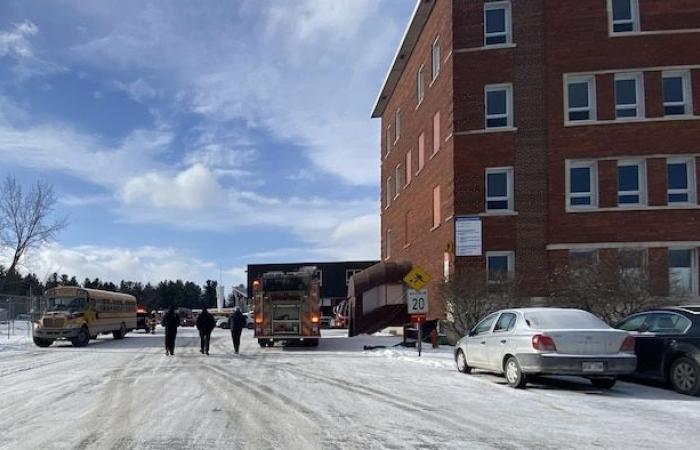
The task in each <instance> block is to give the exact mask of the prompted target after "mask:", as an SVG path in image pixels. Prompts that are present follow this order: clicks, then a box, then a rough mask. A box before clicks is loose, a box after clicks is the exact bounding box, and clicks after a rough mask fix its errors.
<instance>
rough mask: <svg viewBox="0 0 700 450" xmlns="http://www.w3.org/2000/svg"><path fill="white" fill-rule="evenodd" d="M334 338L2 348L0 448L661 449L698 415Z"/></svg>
mask: <svg viewBox="0 0 700 450" xmlns="http://www.w3.org/2000/svg"><path fill="white" fill-rule="evenodd" d="M342 336H343V333H342V332H337V331H328V332H327V333H326V336H325V337H326V339H324V340H323V341H322V343H321V345H320V346H319V348H318V349H315V350H314V349H308V348H282V347H279V346H276V347H274V348H267V349H261V348H259V347H258V346H257V343H256V342H255V341H254V340H253V339H252V336H251V335H250V331H246V332H245V334H244V338H243V346H242V353H241V354H240V355H238V356H235V355H232V346H231V342H230V336H229V335H228V333H227V332H226V331H225V330H216V331H215V333H214V336H213V342H212V344H213V347H212V352H211V356H209V357H206V356H202V355H201V354H200V353H199V351H198V345H199V342H198V341H199V339H198V337H197V335H196V331H195V330H194V329H191V328H184V329H181V330H180V333H179V335H178V348H177V349H176V354H175V356H174V357H167V356H164V355H163V350H162V344H163V335H162V329H158V334H156V335H145V334H142V333H141V332H133V333H130V334H129V335H128V336H127V338H126V339H124V340H122V341H114V340H112V339H111V338H108V337H100V339H99V340H98V341H97V342H93V343H91V344H90V345H89V346H88V347H85V348H73V347H71V346H70V344H68V343H65V344H63V343H59V344H54V346H52V347H50V348H48V349H39V348H36V347H33V346H30V345H13V346H11V347H3V348H4V351H0V380H2V383H0V399H2V401H1V402H0V405H1V406H0V429H2V430H4V432H3V439H2V442H0V447H1V448H7V449H17V448H142V449H158V448H169V449H173V448H176V449H177V448H193V447H196V448H203V447H207V446H210V445H216V446H220V447H224V446H226V447H227V448H247V447H250V446H255V447H256V448H281V447H284V448H416V447H420V448H571V447H576V448H582V447H606V448H659V447H661V446H663V447H666V448H670V447H674V446H678V447H680V446H687V445H688V443H689V442H690V440H689V439H690V437H689V436H688V430H689V429H691V428H692V424H695V423H697V422H698V419H700V398H696V397H688V396H682V395H679V394H676V393H675V392H672V391H670V390H666V389H661V388H658V387H653V386H645V385H638V384H632V383H627V382H620V383H618V384H617V385H616V386H615V387H614V388H613V389H612V390H610V391H602V390H598V389H595V388H592V387H591V385H590V383H588V382H587V381H586V380H578V379H574V378H571V379H569V378H551V379H542V380H536V381H535V382H534V383H533V384H532V385H531V386H530V387H528V388H527V389H525V390H515V389H512V388H510V387H508V386H507V385H506V382H505V380H504V379H503V378H501V377H497V376H493V375H489V374H486V373H478V372H477V373H475V374H473V375H463V374H461V373H459V372H457V371H456V370H455V368H454V364H453V362H452V357H451V348H449V347H447V348H442V349H440V350H433V349H427V350H426V353H425V354H424V356H423V357H422V358H420V359H419V358H418V357H417V355H416V354H415V353H414V351H413V350H412V349H399V348H395V347H392V345H393V344H394V343H395V342H397V341H398V339H397V338H393V337H359V338H353V339H347V338H344V337H342ZM0 345H2V344H1V341H0ZM364 345H383V346H385V347H386V348H379V349H376V350H372V351H363V346H364Z"/></svg>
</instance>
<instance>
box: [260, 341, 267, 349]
mask: <svg viewBox="0 0 700 450" xmlns="http://www.w3.org/2000/svg"><path fill="white" fill-rule="evenodd" d="M258 345H259V346H260V347H261V348H265V346H267V339H258Z"/></svg>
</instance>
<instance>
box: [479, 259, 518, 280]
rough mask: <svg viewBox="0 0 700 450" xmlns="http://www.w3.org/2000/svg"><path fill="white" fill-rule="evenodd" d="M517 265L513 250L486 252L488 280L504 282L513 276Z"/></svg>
mask: <svg viewBox="0 0 700 450" xmlns="http://www.w3.org/2000/svg"><path fill="white" fill-rule="evenodd" d="M514 265H515V253H513V252H486V274H487V277H488V282H489V283H492V284H498V283H502V282H504V281H508V280H509V279H511V278H512V276H513V272H514Z"/></svg>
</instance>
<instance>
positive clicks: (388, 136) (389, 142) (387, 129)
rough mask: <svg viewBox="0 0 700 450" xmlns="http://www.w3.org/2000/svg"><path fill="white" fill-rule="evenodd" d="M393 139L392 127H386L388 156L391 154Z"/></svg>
mask: <svg viewBox="0 0 700 450" xmlns="http://www.w3.org/2000/svg"><path fill="white" fill-rule="evenodd" d="M392 142H393V140H392V137H391V125H389V126H388V127H386V154H387V155H388V154H389V153H390V152H391V146H392Z"/></svg>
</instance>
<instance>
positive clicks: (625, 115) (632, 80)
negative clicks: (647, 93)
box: [615, 73, 644, 119]
mask: <svg viewBox="0 0 700 450" xmlns="http://www.w3.org/2000/svg"><path fill="white" fill-rule="evenodd" d="M615 116H616V117H617V118H618V119H636V118H640V117H644V80H643V78H642V74H641V73H625V74H617V75H615Z"/></svg>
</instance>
